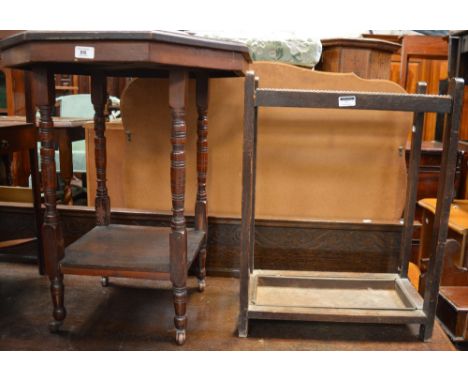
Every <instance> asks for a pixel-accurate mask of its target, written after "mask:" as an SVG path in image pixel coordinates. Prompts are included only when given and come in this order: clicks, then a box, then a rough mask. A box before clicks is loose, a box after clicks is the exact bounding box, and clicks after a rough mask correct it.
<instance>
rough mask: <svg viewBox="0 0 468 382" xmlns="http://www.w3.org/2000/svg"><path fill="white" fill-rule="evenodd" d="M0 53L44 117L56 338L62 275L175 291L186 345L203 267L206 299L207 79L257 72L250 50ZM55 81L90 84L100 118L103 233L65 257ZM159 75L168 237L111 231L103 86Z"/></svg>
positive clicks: (66, 36)
mask: <svg viewBox="0 0 468 382" xmlns="http://www.w3.org/2000/svg"><path fill="white" fill-rule="evenodd" d="M0 46H1V49H2V57H3V60H4V64H5V65H6V66H9V67H16V68H21V69H27V70H32V73H33V79H34V82H33V85H34V99H35V101H36V105H37V107H38V108H39V111H40V115H41V117H40V125H39V126H40V127H39V134H40V140H41V143H42V148H41V159H42V179H43V187H44V193H45V204H46V213H45V219H44V225H43V234H44V242H45V243H47V246H46V247H45V257H46V272H47V274H48V276H49V279H50V282H51V293H52V301H53V305H54V310H53V316H54V321H53V322H52V323H51V326H50V329H51V330H52V331H57V330H58V329H59V327H60V326H61V324H62V323H63V320H64V319H65V316H66V310H65V306H64V286H63V274H67V273H68V274H77V275H95V276H97V275H100V276H104V277H112V276H114V277H129V278H149V279H162V280H170V281H171V282H172V286H173V296H174V299H173V301H174V308H175V318H174V323H175V327H176V342H177V343H178V344H183V343H184V342H185V335H186V325H187V316H186V305H187V285H186V281H187V271H188V268H189V267H190V266H191V265H192V263H193V261H194V260H195V259H196V258H198V274H197V276H198V280H199V289H200V290H201V291H202V290H203V289H204V285H205V259H206V237H207V235H206V234H207V211H206V203H207V197H206V171H207V163H208V160H207V159H208V158H207V154H208V151H207V140H206V134H207V105H208V78H209V77H211V76H218V77H219V76H221V77H223V76H226V77H231V76H238V75H239V76H242V75H243V74H244V72H245V71H246V68H247V66H248V64H249V62H250V56H249V51H248V48H247V47H246V46H245V45H243V44H236V43H228V42H219V41H215V40H208V39H202V38H196V37H193V36H189V35H186V34H178V33H169V32H100V33H90V32H24V33H22V34H21V35H16V36H13V37H10V38H8V39H5V40H3V41H2V42H1V45H0ZM44 52H48V54H44ZM51 57H53V59H52V58H51ZM54 71H56V72H59V73H67V74H86V75H90V76H91V98H92V103H93V105H94V108H95V118H94V124H95V132H96V137H95V158H96V173H97V192H96V201H95V206H96V224H97V226H96V227H95V228H94V229H92V230H91V231H90V232H88V233H87V234H86V235H84V236H83V237H82V238H80V239H79V240H77V241H76V242H75V243H73V244H72V245H70V246H68V247H67V248H64V243H63V233H62V226H61V223H60V218H59V214H58V211H57V207H56V197H55V160H54V147H53V121H52V115H51V112H52V107H53V104H54V102H55V97H54V84H53V75H54ZM191 74H192V75H194V76H195V77H196V81H197V91H196V103H197V110H198V124H197V126H198V129H197V133H198V141H197V172H198V190H197V201H196V207H195V211H196V214H195V228H194V229H188V228H187V226H186V220H185V216H184V202H185V143H186V135H187V127H186V122H185V108H186V98H187V87H188V79H189V75H191ZM161 75H163V76H167V75H168V76H169V83H170V85H169V102H168V103H169V106H170V108H171V112H172V129H171V137H170V141H171V144H172V152H171V194H172V211H173V214H172V219H171V228H170V229H168V228H163V227H158V228H154V227H137V226H123V225H114V224H110V223H111V221H110V217H111V215H110V199H109V196H108V192H107V187H106V139H105V135H104V131H105V116H104V107H105V104H106V98H107V97H106V77H107V76H122V77H129V76H136V77H138V76H161ZM167 139H169V137H167ZM168 239H169V240H168Z"/></svg>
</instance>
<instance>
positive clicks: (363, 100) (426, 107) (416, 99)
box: [255, 89, 452, 113]
mask: <svg viewBox="0 0 468 382" xmlns="http://www.w3.org/2000/svg"><path fill="white" fill-rule="evenodd" d="M341 96H355V97H356V106H349V107H346V109H356V110H391V111H412V112H437V113H448V112H450V111H451V107H452V100H451V98H450V97H447V96H433V95H420V94H415V95H412V94H410V95H408V94H381V93H363V92H350V91H344V92H337V91H314V90H301V91H294V90H287V89H284V90H283V89H258V91H257V93H256V97H255V105H256V106H264V107H310V108H331V109H336V108H338V99H339V97H341Z"/></svg>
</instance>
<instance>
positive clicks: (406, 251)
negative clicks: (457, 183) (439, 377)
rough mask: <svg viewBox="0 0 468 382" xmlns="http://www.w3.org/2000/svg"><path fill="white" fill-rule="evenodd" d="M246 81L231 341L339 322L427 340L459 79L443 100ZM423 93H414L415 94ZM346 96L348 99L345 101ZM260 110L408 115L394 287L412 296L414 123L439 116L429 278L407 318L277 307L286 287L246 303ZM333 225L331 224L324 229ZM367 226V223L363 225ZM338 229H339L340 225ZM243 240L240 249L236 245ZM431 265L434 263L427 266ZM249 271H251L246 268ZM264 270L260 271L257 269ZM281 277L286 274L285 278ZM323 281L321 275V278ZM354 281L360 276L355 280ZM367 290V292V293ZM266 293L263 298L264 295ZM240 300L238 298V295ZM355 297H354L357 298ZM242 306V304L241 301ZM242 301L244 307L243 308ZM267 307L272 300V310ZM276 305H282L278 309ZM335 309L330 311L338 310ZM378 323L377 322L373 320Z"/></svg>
mask: <svg viewBox="0 0 468 382" xmlns="http://www.w3.org/2000/svg"><path fill="white" fill-rule="evenodd" d="M249 77H250V83H251V84H250V88H249V87H248V86H247V85H246V95H245V97H246V98H245V100H246V102H245V115H246V118H245V121H244V131H245V132H244V166H243V203H244V205H243V210H242V218H243V226H242V236H241V256H242V257H244V258H243V259H241V261H242V263H241V264H242V266H241V286H242V285H243V281H245V284H247V282H248V287H247V288H246V287H244V288H242V287H241V298H240V301H241V305H240V318H239V335H240V336H243V337H245V336H247V330H248V319H249V318H264V319H282V320H319V321H328V320H330V321H340V322H356V320H357V321H358V322H388V323H393V324H398V323H408V322H416V323H419V324H420V338H421V339H423V340H428V339H429V338H430V337H431V336H432V329H433V325H434V319H435V304H436V299H437V295H438V285H439V281H440V274H441V264H442V255H443V251H444V247H445V242H446V239H447V228H448V214H449V210H450V202H451V199H452V198H453V184H454V180H455V172H456V160H457V147H458V131H459V123H460V112H461V104H462V99H463V97H462V92H463V80H460V79H451V81H450V86H449V92H448V96H426V95H421V94H416V95H408V94H398V95H397V94H383V93H353V92H349V91H348V92H339V91H320V90H303V89H296V90H289V89H261V88H260V89H256V88H255V86H254V79H253V78H254V74H253V73H248V75H247V83H248V79H249ZM422 88H423V86H420V90H422ZM344 95H347V96H348V99H352V101H354V102H353V103H351V104H345V105H342V104H341V102H340V97H341V96H344ZM350 96H352V97H350ZM261 106H266V107H309V108H332V109H340V108H342V107H347V108H348V107H349V108H354V109H365V110H395V111H396V110H399V111H413V112H414V113H415V117H414V127H413V132H414V134H413V137H412V152H411V158H410V164H409V172H408V190H407V193H406V203H405V205H406V211H405V219H404V220H405V221H404V228H403V230H402V234H403V236H402V240H401V242H400V243H399V244H400V250H399V252H400V262H401V264H400V271H401V274H400V275H399V276H398V277H397V279H396V284H398V285H400V284H401V285H402V284H405V285H407V286H408V288H409V289H408V290H410V294H411V295H413V296H417V293H416V291H415V289H414V287H413V286H411V285H410V283H409V281H408V279H407V271H408V262H409V259H410V256H411V246H412V236H413V235H412V233H413V224H414V213H415V212H414V209H415V201H416V193H417V180H418V171H419V165H420V157H421V145H422V124H423V117H424V114H423V113H424V112H443V113H446V114H447V119H448V121H449V123H447V126H446V129H445V132H444V145H443V156H442V166H441V168H442V175H441V179H440V182H439V189H438V202H437V210H436V217H435V221H436V222H435V223H434V227H433V229H434V230H433V238H437V239H434V240H433V242H432V244H431V252H432V253H433V254H434V256H433V257H431V263H430V271H429V273H428V279H427V282H426V290H425V294H424V303H423V304H418V306H417V307H416V308H415V310H414V311H413V312H411V313H410V314H407V313H408V312H405V314H402V313H400V312H394V311H393V309H392V308H391V306H388V307H386V308H382V309H379V310H378V311H374V309H363V310H359V311H357V310H355V309H349V310H348V309H343V308H339V309H338V308H337V309H334V308H332V307H334V306H335V305H334V303H337V302H339V298H340V296H339V295H336V294H335V295H334V297H333V298H334V300H333V301H332V302H330V308H329V309H322V308H320V307H317V306H315V305H313V304H312V305H308V304H307V303H305V302H304V303H301V306H289V305H288V306H287V304H286V303H285V302H284V301H290V300H291V298H293V295H292V294H291V293H293V292H292V291H291V289H290V288H284V290H279V289H278V290H277V291H276V292H274V294H275V296H274V298H273V300H272V301H270V303H269V304H267V305H263V306H258V305H256V304H255V302H254V301H252V300H251V299H252V296H255V293H256V291H257V290H258V288H259V285H258V277H256V276H255V275H257V273H258V272H261V271H263V270H262V269H260V268H258V265H257V263H256V262H255V263H253V262H251V259H252V257H253V256H254V251H253V249H252V247H251V242H252V241H254V240H255V236H254V235H255V234H256V231H255V229H254V228H253V226H254V224H255V218H254V216H255V214H254V210H253V208H254V204H253V202H252V200H253V197H254V195H255V181H254V179H255V177H254V174H255V170H254V167H255V160H254V159H253V158H254V155H253V153H254V152H255V148H254V146H255V144H256V141H255V138H254V136H255V134H254V130H255V128H256V127H255V118H256V108H258V107H261ZM331 223H332V224H333V222H331ZM370 223H371V224H369V226H372V225H373V223H374V222H370ZM339 224H344V225H346V222H341V223H339ZM244 240H245V242H244ZM435 259H437V260H435ZM249 264H255V271H254V275H252V272H253V269H249V268H250V267H249ZM252 268H253V267H252ZM263 269H264V268H263ZM272 272H273V273H272V275H277V276H274V277H285V278H286V279H287V283H288V285H291V283H294V282H293V280H292V278H293V277H295V276H294V275H292V274H291V273H287V272H286V271H284V270H279V271H272ZM285 272H286V273H285ZM301 277H304V278H308V280H309V281H310V282H312V281H314V280H315V278H316V277H319V276H316V275H315V276H314V275H305V276H301ZM324 277H326V276H324ZM357 277H361V276H359V275H358V276H357ZM371 288H372V287H371ZM268 293H269V292H268ZM242 294H244V295H242ZM359 298H360V297H359ZM249 299H250V300H249ZM246 300H247V301H249V304H248V306H247V308H245V307H244V305H243V302H244V304H245V301H246ZM275 300H276V301H277V302H276V303H275ZM282 301H283V302H282ZM339 305H340V304H339V303H337V306H338V307H339ZM379 320H380V321H379Z"/></svg>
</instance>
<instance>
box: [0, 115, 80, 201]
mask: <svg viewBox="0 0 468 382" xmlns="http://www.w3.org/2000/svg"><path fill="white" fill-rule="evenodd" d="M0 121H6V122H7V121H10V122H25V121H26V117H21V116H9V117H0ZM53 122H54V127H53V128H54V138H53V139H54V143H55V146H56V147H57V148H58V150H59V157H60V176H61V178H62V180H63V182H64V195H63V203H64V204H69V205H72V204H73V198H72V189H71V184H70V183H71V180H72V178H73V153H72V142H75V141H80V140H83V139H84V138H85V134H84V129H83V126H84V124H85V123H87V122H89V121H86V120H83V119H79V118H66V117H53Z"/></svg>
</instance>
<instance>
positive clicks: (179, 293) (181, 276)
mask: <svg viewBox="0 0 468 382" xmlns="http://www.w3.org/2000/svg"><path fill="white" fill-rule="evenodd" d="M187 86H188V74H187V72H186V71H183V70H173V71H171V72H170V74H169V106H170V108H171V113H172V129H171V144H172V152H171V195H172V219H171V234H170V238H169V252H170V273H171V282H172V286H173V295H174V309H175V317H174V324H175V327H176V342H177V344H178V345H182V344H183V343H184V342H185V333H186V327H187V315H186V307H187V229H186V225H185V216H184V201H185V142H186V139H187V127H186V124H185V100H186V96H187Z"/></svg>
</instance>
